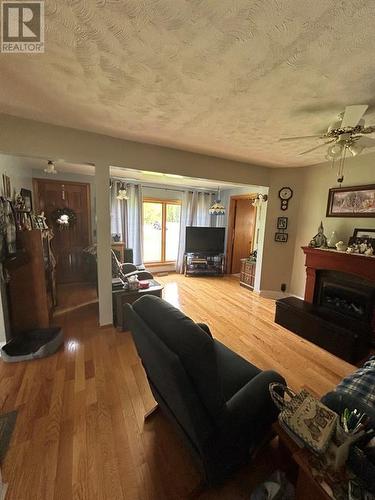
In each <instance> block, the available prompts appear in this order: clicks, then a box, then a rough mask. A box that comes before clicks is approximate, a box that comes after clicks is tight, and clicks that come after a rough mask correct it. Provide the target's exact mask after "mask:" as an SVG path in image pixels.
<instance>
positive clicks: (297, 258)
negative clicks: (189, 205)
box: [290, 153, 375, 297]
mask: <svg viewBox="0 0 375 500" xmlns="http://www.w3.org/2000/svg"><path fill="white" fill-rule="evenodd" d="M301 171H302V172H301V173H302V175H303V179H302V182H301V184H300V190H301V196H300V197H299V198H300V200H299V208H298V221H297V225H298V232H297V235H296V238H295V246H294V255H293V261H294V262H293V271H292V280H291V290H290V291H291V293H293V294H295V295H297V296H299V297H303V295H304V290H305V266H304V254H303V251H302V250H301V246H303V245H307V244H308V243H309V241H310V240H311V238H312V237H313V236H314V235H315V234H316V233H317V232H318V226H319V224H320V221H323V225H324V231H325V234H326V236H327V237H329V236H330V234H331V233H332V231H336V232H337V235H338V237H339V238H340V239H341V240H343V241H344V242H345V243H347V242H348V239H349V236H351V235H352V234H353V229H354V228H356V227H362V228H375V219H374V218H352V217H350V218H348V217H326V208H327V199H328V190H329V188H331V187H338V184H337V182H336V171H335V170H332V169H331V167H330V165H329V164H328V163H325V164H322V165H316V166H313V167H306V168H303V169H301ZM344 173H345V182H344V183H343V187H345V186H356V185H358V186H359V185H364V184H375V153H371V154H367V155H361V156H357V157H355V158H351V159H348V161H347V163H346V165H345V172H344Z"/></svg>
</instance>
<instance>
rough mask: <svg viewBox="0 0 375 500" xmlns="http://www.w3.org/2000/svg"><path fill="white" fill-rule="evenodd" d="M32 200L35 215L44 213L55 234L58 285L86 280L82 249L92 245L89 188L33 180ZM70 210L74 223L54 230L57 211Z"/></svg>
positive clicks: (54, 246) (67, 182)
mask: <svg viewBox="0 0 375 500" xmlns="http://www.w3.org/2000/svg"><path fill="white" fill-rule="evenodd" d="M33 185H34V199H35V202H36V208H37V210H38V212H44V215H45V217H46V219H47V224H48V226H49V227H51V228H52V229H53V231H54V238H53V240H52V248H53V253H54V256H55V258H56V261H57V265H56V283H57V285H62V284H64V285H65V284H70V283H84V282H85V281H87V265H86V261H85V253H84V252H83V249H84V248H86V247H88V246H89V245H90V243H91V209H90V185H89V184H88V183H82V182H70V181H60V180H49V179H33ZM62 208H69V209H71V210H72V211H73V213H74V216H75V220H74V222H73V223H72V224H71V225H70V226H69V227H67V228H63V227H61V226H60V227H57V224H56V222H55V221H54V220H53V219H54V217H53V213H54V212H55V210H56V209H62Z"/></svg>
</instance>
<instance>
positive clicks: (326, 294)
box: [314, 270, 375, 335]
mask: <svg viewBox="0 0 375 500" xmlns="http://www.w3.org/2000/svg"><path fill="white" fill-rule="evenodd" d="M314 304H316V305H317V306H320V307H322V308H324V309H327V312H328V311H332V312H334V313H337V314H340V315H342V316H346V317H348V318H352V319H355V320H357V321H358V322H359V323H361V324H362V325H363V326H365V327H366V326H367V327H368V328H369V329H370V330H371V331H372V332H373V334H374V335H375V330H374V327H375V320H374V314H375V287H374V285H373V284H372V283H371V282H369V281H367V280H365V279H363V278H359V277H358V276H355V275H353V274H349V273H343V272H341V271H331V270H318V271H317V275H316V281H315V290H314Z"/></svg>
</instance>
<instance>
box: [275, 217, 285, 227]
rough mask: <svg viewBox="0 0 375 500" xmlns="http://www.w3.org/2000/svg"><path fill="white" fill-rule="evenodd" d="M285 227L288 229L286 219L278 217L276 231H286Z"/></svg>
mask: <svg viewBox="0 0 375 500" xmlns="http://www.w3.org/2000/svg"><path fill="white" fill-rule="evenodd" d="M287 227H288V217H278V218H277V229H287Z"/></svg>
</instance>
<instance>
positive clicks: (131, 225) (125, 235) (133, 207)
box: [111, 181, 143, 264]
mask: <svg viewBox="0 0 375 500" xmlns="http://www.w3.org/2000/svg"><path fill="white" fill-rule="evenodd" d="M120 184H121V182H120V181H112V189H111V233H112V235H114V234H119V235H120V239H121V241H123V242H124V243H125V246H126V247H127V248H132V249H133V259H134V264H142V263H143V216H142V212H143V195H142V186H141V185H138V184H126V189H127V194H128V197H129V199H128V200H121V201H120V200H117V198H116V196H117V192H118V188H119V186H120Z"/></svg>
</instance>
